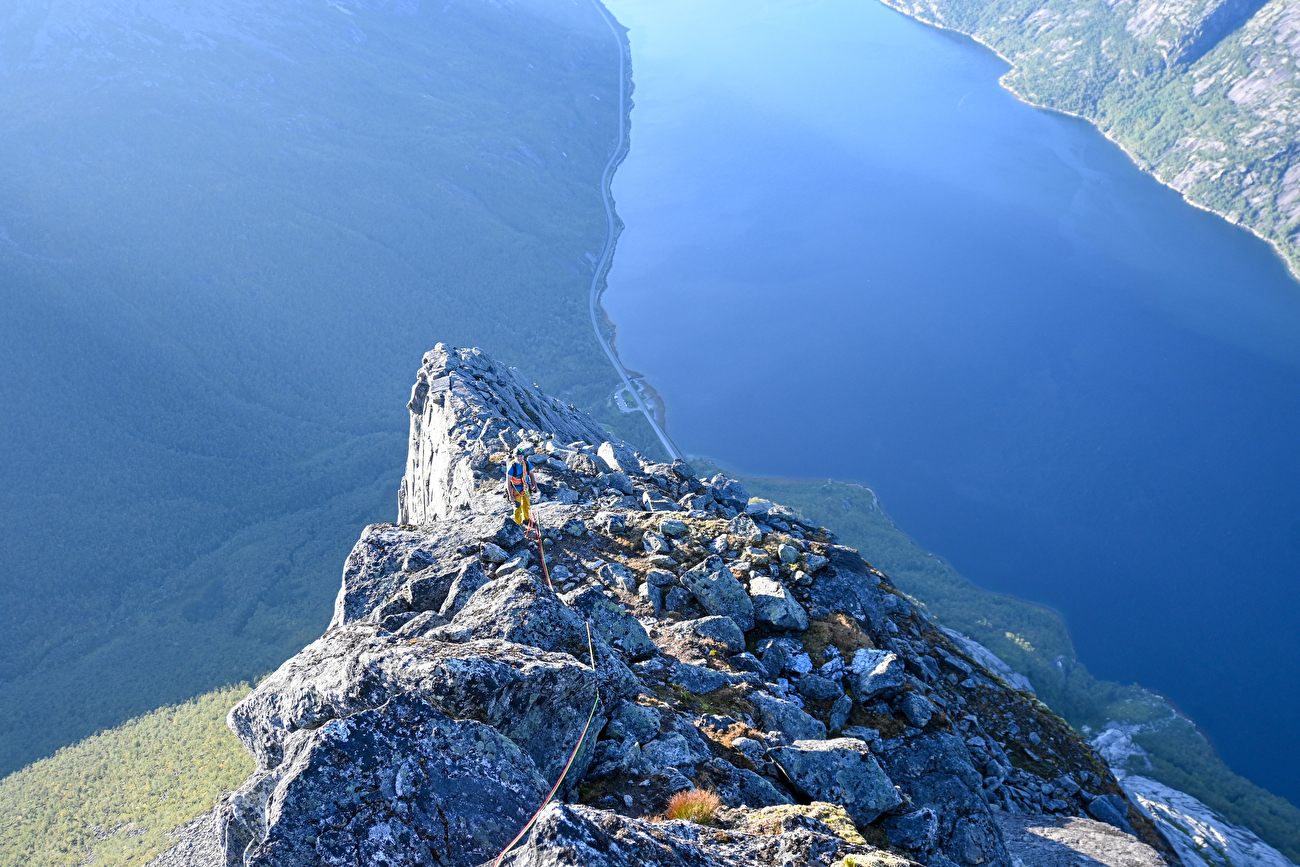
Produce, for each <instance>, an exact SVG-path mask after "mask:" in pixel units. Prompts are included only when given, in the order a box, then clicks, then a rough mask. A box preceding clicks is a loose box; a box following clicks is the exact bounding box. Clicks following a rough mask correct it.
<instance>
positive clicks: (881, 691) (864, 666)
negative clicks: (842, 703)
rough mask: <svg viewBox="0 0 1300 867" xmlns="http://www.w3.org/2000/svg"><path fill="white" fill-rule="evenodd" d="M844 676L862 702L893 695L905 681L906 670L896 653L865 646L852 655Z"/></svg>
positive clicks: (900, 688) (865, 702)
mask: <svg viewBox="0 0 1300 867" xmlns="http://www.w3.org/2000/svg"><path fill="white" fill-rule="evenodd" d="M846 677H847V678H849V679H850V682H851V684H852V687H853V694H854V695H855V696H856V697H857V699H858V701H860V702H862V703H863V704H867V703H868V702H871V701H874V700H875V699H877V698H888V697H889V696H891V695H895V694H897V693H898V692H899V691H901V690H902V688H903V686H904V685H906V683H907V672H906V670H905V666H904V664H903V661H902V660H901V659H899V658H898V654H896V653H890V652H889V651H887V650H872V649H870V648H865V647H864V648H862V649H861V650H859V651H858V652H857V653H855V654H854V655H853V664H852V665H851V666H850V667H849V673H848V674H847V675H846Z"/></svg>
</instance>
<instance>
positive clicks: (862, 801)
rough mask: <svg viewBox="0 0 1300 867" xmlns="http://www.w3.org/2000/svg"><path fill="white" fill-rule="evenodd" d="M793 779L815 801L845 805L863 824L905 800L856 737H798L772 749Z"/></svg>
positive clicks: (860, 823) (775, 758) (781, 765)
mask: <svg viewBox="0 0 1300 867" xmlns="http://www.w3.org/2000/svg"><path fill="white" fill-rule="evenodd" d="M769 755H771V757H772V761H774V762H776V763H777V765H779V766H780V768H781V770H782V771H784V772H785V774H786V776H787V777H789V779H790V782H791V783H792V784H793V785H794V786H795V787H796V788H797V789H798V790H799V791H800V792H802V793H803V794H804V795H806V796H808V797H809V798H812V799H813V800H815V801H828V802H830V803H832V804H839V805H841V806H843V807H844V809H845V811H846V812H847V813H848V814H849V817H850V818H851V819H853V822H854V823H855V824H857V825H859V826H866V825H869V824H871V823H872V822H874V821H875V820H876V818H877V817H879V816H880V814H881V813H883V812H885V811H886V810H892V809H893V808H894V807H897V806H898V805H899V804H901V803H902V798H900V797H899V795H898V792H897V791H895V789H894V784H893V782H892V781H891V780H890V779H889V776H888V775H887V774H886V773H885V772H884V770H883V769H882V768H881V767H880V764H879V763H878V762H877V761H876V759H875V757H874V756H872V755H871V751H870V750H868V749H867V745H866V744H864V743H863V742H862V741H859V740H854V739H853V738H835V739H834V740H829V741H824V740H796V741H795V742H794V744H792V745H791V746H785V747H775V748H773V749H772V750H770V751H769Z"/></svg>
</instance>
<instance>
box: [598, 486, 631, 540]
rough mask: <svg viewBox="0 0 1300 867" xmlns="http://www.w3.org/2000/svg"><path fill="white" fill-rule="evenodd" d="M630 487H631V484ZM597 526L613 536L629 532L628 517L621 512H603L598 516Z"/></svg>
mask: <svg viewBox="0 0 1300 867" xmlns="http://www.w3.org/2000/svg"><path fill="white" fill-rule="evenodd" d="M628 487H631V485H630V484H629V485H628ZM596 526H598V527H599V528H600V529H601V530H602V531H603V532H605V533H608V534H610V535H611V536H618V535H622V534H623V533H625V532H627V515H624V514H621V513H619V512H601V513H599V514H598V515H596Z"/></svg>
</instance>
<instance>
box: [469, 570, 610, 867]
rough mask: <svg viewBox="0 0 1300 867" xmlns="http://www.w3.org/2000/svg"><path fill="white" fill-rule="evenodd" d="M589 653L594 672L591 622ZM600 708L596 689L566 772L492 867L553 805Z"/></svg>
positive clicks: (589, 628)
mask: <svg viewBox="0 0 1300 867" xmlns="http://www.w3.org/2000/svg"><path fill="white" fill-rule="evenodd" d="M545 562H546V560H545V558H543V559H542V563H543V564H545ZM547 583H548V584H549V583H550V578H547ZM587 652H588V653H590V654H591V670H592V671H593V672H594V671H595V670H596V645H595V642H593V641H592V639H591V621H590V620H588V621H587ZM598 707H600V687H597V688H596V701H595V702H594V703H593V704H592V705H591V713H589V714H587V723H586V725H584V726H583V727H582V734H581V735H579V736H578V743H577V744H575V745H574V747H573V752H572V753H570V754H569V761H567V762H566V763H565V765H564V770H563V771H561V772H560V778H559V779H558V780H556V781H555V785H554V786H552V787H551V791H550V792H548V793H547V795H546V797H545V798H544V799H543V800H542V805H541V806H540V807H538V808H537V812H536V813H533V817H532V818H531V819H529V820H528V824H526V825H524V827H523V828H522V829H520V831H519V833H518V834H516V835H515V838H514V839H513V840H511V841H510V844H509V845H507V846H506V848H504V849H502V850H501V854H500V855H498V856H497V860H496V861H494V862H492V867H501V862H502V861H503V860H504V859H505V857H506V855H507V854H509V852H510V850H511V849H513V848H515V845H516V844H517V843H518V842H519V841H520V840H522V839H523V838H524V835H525V834H527V833H528V832H529V830H531V829H532V827H533V825H535V824H537V820H538V819H539V818H541V815H542V811H543V810H545V809H546V805H547V804H549V803H551V799H552V798H554V797H555V793H556V792H558V791H559V790H560V786H561V785H563V783H564V778H565V777H567V776H568V775H569V769H570V768H572V767H573V763H574V761H576V760H577V758H578V752H579V751H580V750H581V749H582V745H583V743H584V742H585V741H586V740H587V732H588V731H589V730H590V729H591V721H592V720H594V719H595V718H596V708H598Z"/></svg>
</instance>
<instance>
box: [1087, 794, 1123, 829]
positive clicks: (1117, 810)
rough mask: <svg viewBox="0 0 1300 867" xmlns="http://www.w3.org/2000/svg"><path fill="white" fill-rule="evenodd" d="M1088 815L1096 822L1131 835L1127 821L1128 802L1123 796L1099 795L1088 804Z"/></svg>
mask: <svg viewBox="0 0 1300 867" xmlns="http://www.w3.org/2000/svg"><path fill="white" fill-rule="evenodd" d="M1088 813H1089V814H1090V815H1091V816H1092V817H1093V818H1094V819H1096V820H1098V821H1100V822H1105V823H1106V824H1107V825H1112V826H1114V827H1116V828H1119V829H1120V830H1121V831H1123V832H1124V833H1125V834H1132V833H1133V826H1132V825H1130V824H1129V821H1128V802H1127V801H1125V800H1124V796H1123V795H1099V796H1097V797H1096V798H1093V799H1092V801H1090V802H1089V803H1088Z"/></svg>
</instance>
